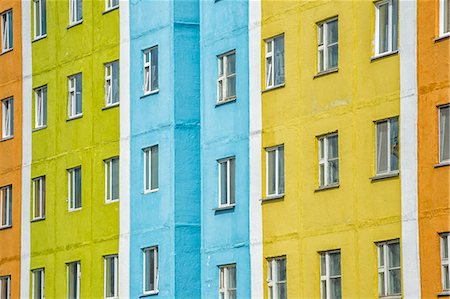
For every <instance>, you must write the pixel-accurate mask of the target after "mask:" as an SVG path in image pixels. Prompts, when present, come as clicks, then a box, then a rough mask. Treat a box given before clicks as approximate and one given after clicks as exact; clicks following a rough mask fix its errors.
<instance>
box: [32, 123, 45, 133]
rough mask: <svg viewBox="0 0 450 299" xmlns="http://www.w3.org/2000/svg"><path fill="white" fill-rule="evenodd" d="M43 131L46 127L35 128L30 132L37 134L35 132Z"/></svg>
mask: <svg viewBox="0 0 450 299" xmlns="http://www.w3.org/2000/svg"><path fill="white" fill-rule="evenodd" d="M44 129H47V125H45V126H40V127H36V128H34V129H33V130H31V132H37V131H40V130H44Z"/></svg>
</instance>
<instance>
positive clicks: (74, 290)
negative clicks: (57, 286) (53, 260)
mask: <svg viewBox="0 0 450 299" xmlns="http://www.w3.org/2000/svg"><path fill="white" fill-rule="evenodd" d="M80 287H81V264H80V262H72V263H68V264H67V299H80Z"/></svg>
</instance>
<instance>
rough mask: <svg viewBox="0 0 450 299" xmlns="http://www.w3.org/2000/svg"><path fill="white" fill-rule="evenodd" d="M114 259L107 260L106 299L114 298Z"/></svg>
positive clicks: (108, 258)
mask: <svg viewBox="0 0 450 299" xmlns="http://www.w3.org/2000/svg"><path fill="white" fill-rule="evenodd" d="M114 276H115V273H114V258H113V257H107V258H105V282H106V285H105V288H106V289H105V293H106V297H114V295H115V294H114V289H115V280H114Z"/></svg>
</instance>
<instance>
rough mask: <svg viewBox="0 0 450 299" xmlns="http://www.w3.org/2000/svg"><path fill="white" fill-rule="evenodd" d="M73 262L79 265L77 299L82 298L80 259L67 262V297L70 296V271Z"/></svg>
mask: <svg viewBox="0 0 450 299" xmlns="http://www.w3.org/2000/svg"><path fill="white" fill-rule="evenodd" d="M72 264H76V267H77V277H76V278H77V285H76V289H77V294H76V295H77V296H76V299H80V298H81V296H80V290H81V262H80V261H75V262H70V263H67V264H66V268H67V270H66V271H67V298H70V297H69V295H70V294H69V284H70V271H69V267H70V265H72Z"/></svg>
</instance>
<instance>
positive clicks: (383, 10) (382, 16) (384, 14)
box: [378, 3, 389, 53]
mask: <svg viewBox="0 0 450 299" xmlns="http://www.w3.org/2000/svg"><path fill="white" fill-rule="evenodd" d="M388 7H389V6H388V3H386V4H382V5H379V6H378V22H379V23H378V35H379V36H378V47H379V49H378V50H379V53H384V52H386V51H388V50H389V47H388V41H389V13H388Z"/></svg>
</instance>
